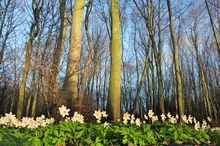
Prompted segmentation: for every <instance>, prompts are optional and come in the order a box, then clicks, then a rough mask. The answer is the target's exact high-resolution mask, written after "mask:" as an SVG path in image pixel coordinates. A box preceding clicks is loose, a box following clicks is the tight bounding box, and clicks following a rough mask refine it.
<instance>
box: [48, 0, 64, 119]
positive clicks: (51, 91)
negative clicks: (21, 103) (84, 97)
mask: <svg viewBox="0 0 220 146" xmlns="http://www.w3.org/2000/svg"><path fill="white" fill-rule="evenodd" d="M65 4H66V0H60V8H59V10H60V21H61V25H60V28H59V37H58V39H57V46H56V48H55V49H54V52H53V58H52V64H51V67H50V71H51V73H50V76H49V82H48V85H47V97H45V99H46V104H47V110H48V111H47V113H48V116H49V117H50V112H49V108H51V106H54V104H57V101H58V99H57V98H58V91H57V90H58V89H57V78H58V74H59V68H60V60H61V56H62V51H63V47H64V41H65V38H66V30H67V16H66V9H65Z"/></svg>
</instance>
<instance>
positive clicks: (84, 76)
mask: <svg viewBox="0 0 220 146" xmlns="http://www.w3.org/2000/svg"><path fill="white" fill-rule="evenodd" d="M92 4H93V0H90V1H89V2H88V5H87V9H86V16H85V30H86V37H87V43H88V56H87V58H86V61H85V64H84V71H83V73H82V78H81V91H80V93H79V97H80V99H81V100H83V99H84V97H85V93H86V79H87V76H88V71H89V67H90V63H91V60H92V39H91V36H90V33H89V15H90V12H91V10H92Z"/></svg>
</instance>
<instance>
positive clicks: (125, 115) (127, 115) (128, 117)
mask: <svg viewBox="0 0 220 146" xmlns="http://www.w3.org/2000/svg"><path fill="white" fill-rule="evenodd" d="M130 116H131V115H130V114H129V113H128V112H126V113H124V115H123V120H126V121H127V120H130Z"/></svg>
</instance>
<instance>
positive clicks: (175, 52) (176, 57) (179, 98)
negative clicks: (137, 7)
mask: <svg viewBox="0 0 220 146" xmlns="http://www.w3.org/2000/svg"><path fill="white" fill-rule="evenodd" d="M167 7H168V12H169V22H170V24H169V27H170V33H171V39H172V44H173V58H174V66H175V75H176V93H177V104H178V113H179V117H181V116H182V115H183V114H184V102H183V90H182V86H183V85H182V78H181V70H180V66H179V53H178V52H179V50H178V45H177V40H176V36H175V30H174V22H173V16H172V15H173V14H172V8H171V4H170V0H167Z"/></svg>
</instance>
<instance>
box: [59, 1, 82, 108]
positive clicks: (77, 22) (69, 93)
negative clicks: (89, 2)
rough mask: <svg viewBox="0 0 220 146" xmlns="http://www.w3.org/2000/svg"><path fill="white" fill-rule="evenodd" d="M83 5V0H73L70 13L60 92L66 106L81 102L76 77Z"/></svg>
mask: <svg viewBox="0 0 220 146" xmlns="http://www.w3.org/2000/svg"><path fill="white" fill-rule="evenodd" d="M84 6H85V0H75V4H74V8H73V13H72V25H71V34H70V35H71V36H70V49H69V53H68V63H67V71H66V77H65V81H64V86H63V90H62V93H61V96H62V97H63V98H65V99H64V100H65V101H64V102H65V103H66V106H68V107H72V105H73V106H74V107H79V106H81V103H80V102H78V93H79V92H78V83H79V82H78V77H79V63H80V54H81V40H82V21H83V11H84ZM61 100H62V99H61ZM80 100H81V99H80Z"/></svg>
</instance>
